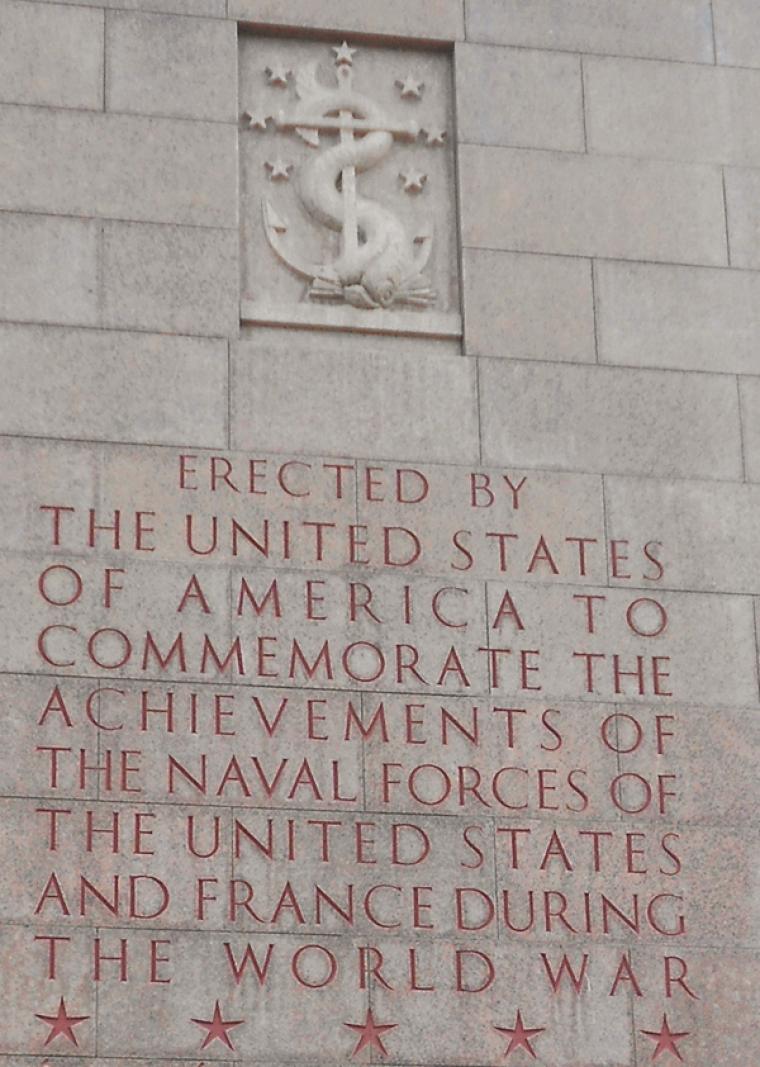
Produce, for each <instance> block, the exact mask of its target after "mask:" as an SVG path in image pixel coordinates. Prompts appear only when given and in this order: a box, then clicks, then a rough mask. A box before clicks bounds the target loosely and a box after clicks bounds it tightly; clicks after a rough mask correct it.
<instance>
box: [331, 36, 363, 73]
mask: <svg viewBox="0 0 760 1067" xmlns="http://www.w3.org/2000/svg"><path fill="white" fill-rule="evenodd" d="M332 50H333V52H334V53H335V65H336V66H339V65H340V64H341V63H347V64H348V65H349V67H350V66H352V64H353V62H354V53H355V52H358V51H359V49H358V48H349V47H348V41H344V42H343V44H334V45H333V46H332Z"/></svg>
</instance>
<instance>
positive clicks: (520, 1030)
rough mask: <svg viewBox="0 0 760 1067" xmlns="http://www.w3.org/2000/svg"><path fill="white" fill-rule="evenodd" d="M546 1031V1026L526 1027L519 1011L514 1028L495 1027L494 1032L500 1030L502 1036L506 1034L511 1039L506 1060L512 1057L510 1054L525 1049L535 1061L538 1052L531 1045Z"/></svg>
mask: <svg viewBox="0 0 760 1067" xmlns="http://www.w3.org/2000/svg"><path fill="white" fill-rule="evenodd" d="M545 1029H546V1027H545V1026H533V1027H528V1026H525V1024H524V1023H523V1021H522V1015H521V1014H520V1012H519V1011H518V1013H517V1019H516V1020H515V1025H514V1026H512V1027H509V1026H494V1030H498V1031H499V1033H500V1034H506V1035H507V1037H508V1038H509V1045H508V1046H507V1050H506V1052H505V1053H504V1058H505V1059H506V1057H507V1056H509V1055H510V1053H512V1052H515V1051H516V1049H519V1048H523V1049H525V1051H526V1052H528V1053H529V1054H530V1055H531V1056H532V1057H533V1059H535V1058H536V1052H535V1049H534V1048H533V1046H532V1045H531V1041H532V1040H533V1039H534V1038H535V1037H536V1035H537V1034H542V1033H543V1032H544V1030H545Z"/></svg>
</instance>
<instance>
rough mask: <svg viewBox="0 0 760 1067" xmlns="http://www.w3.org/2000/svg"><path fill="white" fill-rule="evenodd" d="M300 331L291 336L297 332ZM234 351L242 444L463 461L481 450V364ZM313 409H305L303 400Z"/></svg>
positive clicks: (235, 431)
mask: <svg viewBox="0 0 760 1067" xmlns="http://www.w3.org/2000/svg"><path fill="white" fill-rule="evenodd" d="M296 337H297V333H294V334H293V338H294V340H295V338H296ZM369 344H370V342H365V343H364V344H362V342H361V341H358V340H357V347H356V351H355V352H353V353H350V354H340V355H337V354H332V353H330V352H319V353H311V354H301V353H300V352H299V351H298V350H297V348H296V346H295V344H294V346H293V348H294V350H293V351H291V352H288V353H286V352H278V353H277V354H276V358H273V356H272V353H271V352H269V351H268V350H265V349H260V348H259V347H258V346H257V345H255V344H251V343H245V342H243V343H241V344H239V345H238V346H237V347H236V348H235V349H233V357H232V359H233V362H232V366H233V386H232V405H233V406H232V443H233V446H234V447H236V448H252V447H258V448H262V447H266V448H268V449H269V450H270V451H289V452H292V451H296V452H298V451H303V452H315V451H316V452H322V453H325V454H328V455H336V454H337V455H354V456H367V457H375V458H377V457H388V458H406V459H414V458H419V459H423V460H428V461H433V462H435V461H436V460H442V461H448V462H463V461H466V460H468V459H469V460H473V459H475V458H477V455H478V430H477V414H476V390H475V365H474V363H473V361H472V360H469V359H463V358H461V357H452V358H445V357H443V358H442V357H435V356H432V357H429V356H424V357H423V356H417V355H414V354H410V355H407V354H405V353H403V352H398V353H393V354H391V355H388V356H386V355H380V354H378V353H373V352H372V350H371V348H370V347H369ZM304 404H306V411H307V412H308V415H307V417H306V418H304V417H303V414H302V413H303V410H304V408H303V405H304Z"/></svg>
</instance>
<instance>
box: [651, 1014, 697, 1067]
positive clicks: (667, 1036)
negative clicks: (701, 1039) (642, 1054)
mask: <svg viewBox="0 0 760 1067" xmlns="http://www.w3.org/2000/svg"><path fill="white" fill-rule="evenodd" d="M641 1032H642V1034H644V1036H645V1037H651V1039H652V1040H653V1041H656V1042H657V1047H656V1048H655V1050H654V1052H653V1053H652V1060H653V1061H654V1060H656V1059H657V1058H658V1057H659V1056H661V1055H662V1054H663V1052H672V1053H673V1055H674V1056H675V1057H676V1059H677V1060H681V1062H682V1063H683V1056H682V1055H681V1053H680V1051H679V1049H678V1042H679V1041H683V1039H684V1038H685V1037H688V1036H689V1033H690V1031H689V1030H682V1031H681V1032H680V1033H677V1032H676V1031H675V1030H671V1029H670V1025H669V1024H668V1017H667V1015H663V1016H662V1023H661V1025H660V1029H659V1030H642V1031H641Z"/></svg>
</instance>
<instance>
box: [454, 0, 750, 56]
mask: <svg viewBox="0 0 760 1067" xmlns="http://www.w3.org/2000/svg"><path fill="white" fill-rule="evenodd" d="M746 2H747V3H751V2H752V0H746ZM465 7H466V24H467V38H468V40H473V41H492V42H494V43H498V44H519V45H527V46H528V47H530V48H560V49H564V50H566V51H570V52H602V53H608V54H612V55H624V56H626V55H627V56H651V57H658V58H661V59H682V60H684V59H692V60H695V61H697V62H702V63H710V62H712V58H713V42H712V23H711V21H710V3H709V0H635V2H634V3H631V0H605V2H604V3H603V4H602V3H599V2H598V0H528V2H526V0H465Z"/></svg>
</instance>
